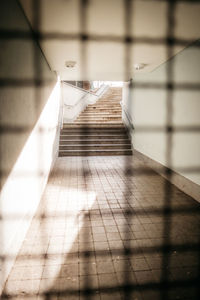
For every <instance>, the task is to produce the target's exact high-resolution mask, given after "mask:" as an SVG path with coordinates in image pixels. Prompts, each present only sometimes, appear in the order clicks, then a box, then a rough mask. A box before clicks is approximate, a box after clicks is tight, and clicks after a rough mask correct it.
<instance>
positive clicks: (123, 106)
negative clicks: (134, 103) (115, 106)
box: [120, 101, 134, 131]
mask: <svg viewBox="0 0 200 300" xmlns="http://www.w3.org/2000/svg"><path fill="white" fill-rule="evenodd" d="M120 105H121V107H122V112H124V114H125V117H126V120H127V121H128V124H127V122H126V120H125V125H126V127H127V128H128V129H129V130H130V131H132V130H134V126H133V120H132V117H131V115H130V114H129V112H128V110H127V107H126V105H124V104H123V103H122V101H120Z"/></svg>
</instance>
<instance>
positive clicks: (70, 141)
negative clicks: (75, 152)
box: [60, 136, 130, 146]
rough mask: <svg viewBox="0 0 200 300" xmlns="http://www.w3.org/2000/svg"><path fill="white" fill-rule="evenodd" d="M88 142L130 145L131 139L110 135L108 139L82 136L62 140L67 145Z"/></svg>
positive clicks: (61, 143)
mask: <svg viewBox="0 0 200 300" xmlns="http://www.w3.org/2000/svg"><path fill="white" fill-rule="evenodd" d="M88 144H93V145H96V144H104V145H106V144H109V145H110V144H115V145H116V144H118V145H120V144H126V145H130V140H129V139H128V138H127V137H126V136H125V137H124V138H121V139H119V138H116V139H113V138H112V137H110V139H108V138H107V139H106V138H102V139H98V138H96V139H94V138H92V139H82V138H79V139H77V138H76V139H63V140H60V146H61V145H62V146H67V145H88Z"/></svg>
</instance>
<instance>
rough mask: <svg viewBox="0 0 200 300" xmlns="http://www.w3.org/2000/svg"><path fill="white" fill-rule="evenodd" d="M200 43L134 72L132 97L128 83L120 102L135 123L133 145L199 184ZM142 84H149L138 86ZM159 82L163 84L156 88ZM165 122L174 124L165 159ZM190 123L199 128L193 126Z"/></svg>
mask: <svg viewBox="0 0 200 300" xmlns="http://www.w3.org/2000/svg"><path fill="white" fill-rule="evenodd" d="M197 46H198V47H197ZM199 46H200V43H196V44H193V45H191V46H190V47H188V48H186V49H185V50H183V51H182V52H180V53H179V54H177V55H176V56H175V57H174V58H173V59H171V60H170V61H168V62H167V63H165V64H163V65H161V66H160V67H159V68H157V69H156V70H155V71H154V72H151V73H149V74H145V75H144V74H143V75H138V76H135V77H134V78H133V89H132V92H131V93H132V94H131V97H128V87H127V84H126V85H125V87H124V97H123V103H124V105H125V106H126V108H127V110H128V111H129V112H130V114H131V117H132V119H133V124H134V127H135V130H134V132H133V134H132V138H133V145H134V148H135V149H136V150H138V151H140V152H142V153H143V154H145V155H147V156H148V157H150V158H152V159H154V160H156V161H158V162H159V163H161V164H163V165H165V166H167V167H170V168H171V169H172V170H174V171H176V172H178V173H179V174H181V175H183V176H184V177H186V178H188V179H190V180H191V181H193V182H194V183H196V184H200V171H199V168H200V130H199V128H200V47H199ZM169 67H170V68H172V76H171V77H170V80H171V81H172V83H173V84H174V90H173V91H172V94H171V101H172V114H171V119H172V123H171V124H168V123H167V105H168V104H169V100H167V99H168V96H169V90H168V89H167V88H166V86H165V84H166V83H167V72H168V68H169ZM142 84H152V86H149V87H148V88H144V87H142V86H140V87H139V86H138V85H142ZM153 84H156V85H157V87H155V86H153ZM159 85H160V86H162V87H161V88H159ZM178 85H179V87H178ZM180 86H182V88H180ZM194 87H196V88H194ZM128 99H129V100H128ZM166 125H172V126H174V131H173V132H172V133H171V137H172V146H171V147H170V149H169V150H170V151H169V154H170V157H171V160H168V159H167V157H168V145H169V144H168V142H167V133H166V131H165V127H166ZM192 127H196V128H197V129H198V130H193V129H192ZM178 128H179V129H178ZM189 129H190V130H189Z"/></svg>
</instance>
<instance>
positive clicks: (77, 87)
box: [62, 81, 96, 96]
mask: <svg viewBox="0 0 200 300" xmlns="http://www.w3.org/2000/svg"><path fill="white" fill-rule="evenodd" d="M62 83H64V84H66V85H69V86H71V87H73V88H75V89H77V90H80V91H82V92H85V93H87V94H92V95H94V96H96V94H95V93H93V92H91V91H87V90H84V89H82V88H80V87H79V86H76V85H73V84H70V83H68V82H65V81H63V82H62Z"/></svg>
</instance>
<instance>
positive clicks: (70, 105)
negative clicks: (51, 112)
mask: <svg viewBox="0 0 200 300" xmlns="http://www.w3.org/2000/svg"><path fill="white" fill-rule="evenodd" d="M63 83H64V84H66V85H68V86H70V87H73V88H76V89H79V90H81V91H82V92H84V93H85V95H83V96H82V97H81V98H80V99H78V100H77V101H76V102H75V103H74V104H66V103H64V106H66V107H74V106H76V105H77V104H78V103H79V102H81V101H82V100H83V99H84V98H85V97H86V96H87V95H88V94H90V95H92V96H95V97H97V98H99V97H100V96H101V95H102V93H103V92H104V90H103V91H102V93H101V94H99V95H96V94H95V93H92V92H90V91H86V90H84V89H82V88H80V87H77V86H74V85H73V84H70V83H66V82H64V81H63ZM103 86H106V85H105V84H104V85H103ZM101 87H102V86H101ZM101 87H100V88H101ZM100 88H99V89H100Z"/></svg>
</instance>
